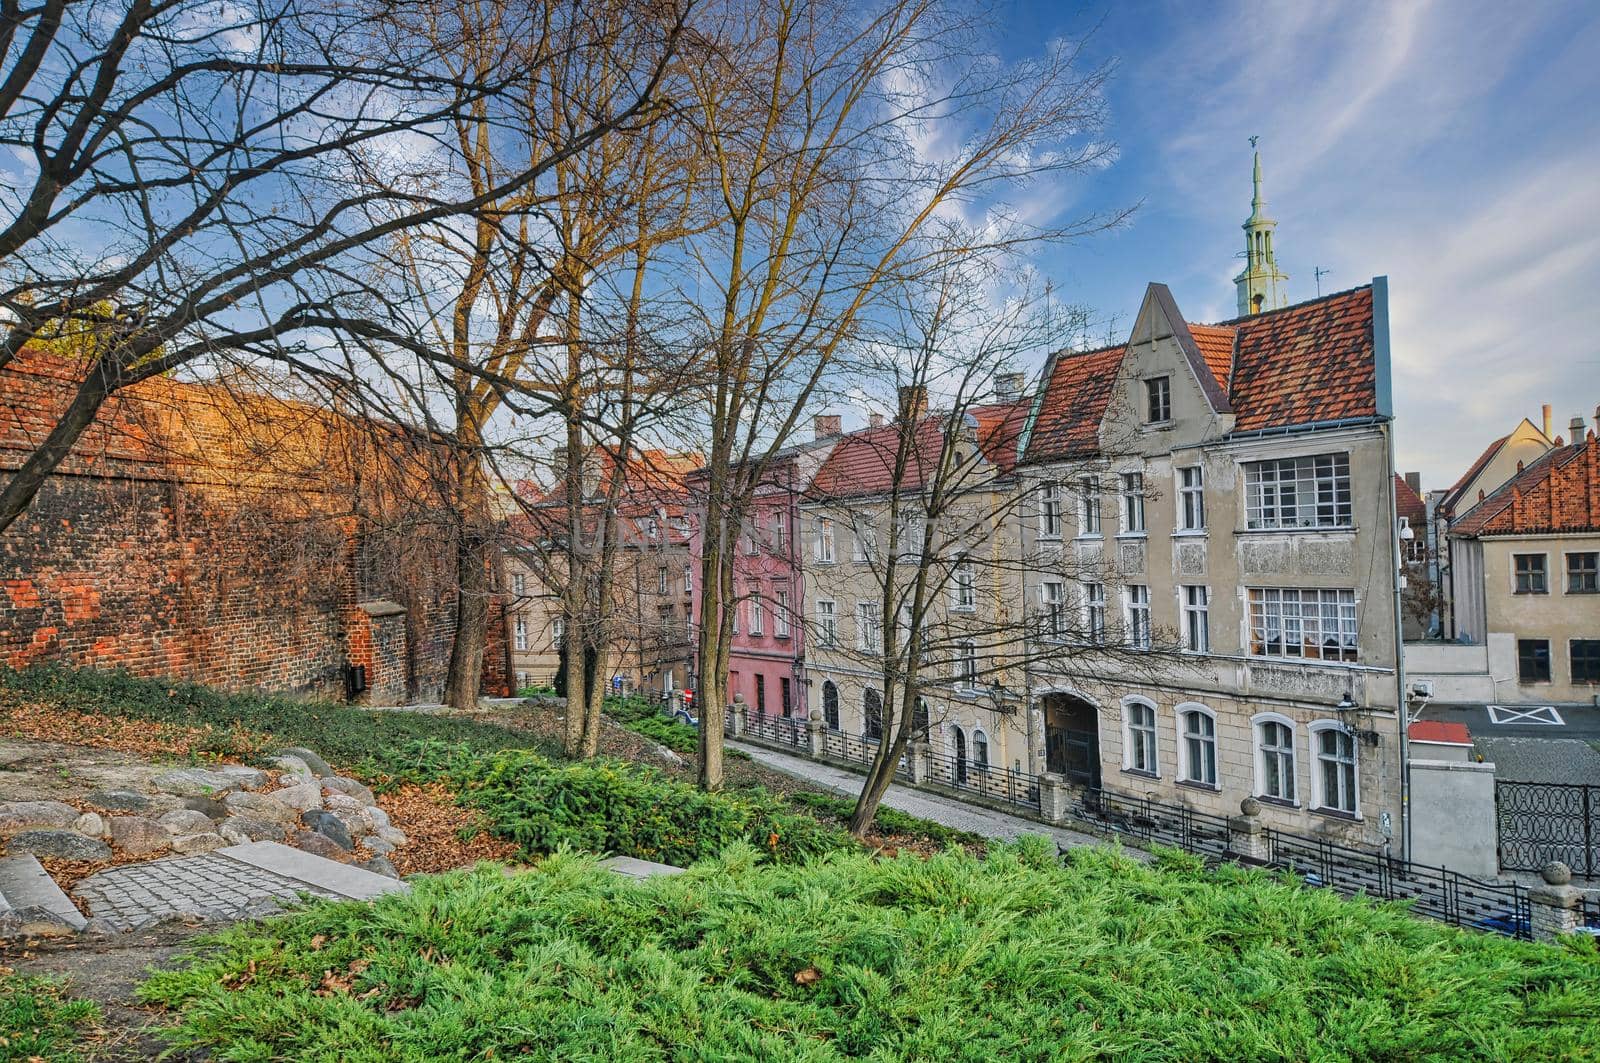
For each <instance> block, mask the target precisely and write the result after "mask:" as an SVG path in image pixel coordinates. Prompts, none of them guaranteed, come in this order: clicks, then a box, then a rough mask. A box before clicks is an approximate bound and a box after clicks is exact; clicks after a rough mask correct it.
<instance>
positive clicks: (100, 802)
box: [83, 790, 156, 812]
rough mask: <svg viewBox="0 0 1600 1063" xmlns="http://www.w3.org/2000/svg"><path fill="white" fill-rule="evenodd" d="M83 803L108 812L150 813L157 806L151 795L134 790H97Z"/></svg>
mask: <svg viewBox="0 0 1600 1063" xmlns="http://www.w3.org/2000/svg"><path fill="white" fill-rule="evenodd" d="M83 801H84V804H88V805H93V806H94V807H96V808H103V809H105V810H106V811H108V812H148V811H150V809H152V808H154V807H155V804H156V803H155V801H153V800H152V799H151V798H150V795H148V794H141V793H135V792H134V791H133V790H96V791H95V792H94V793H92V794H90V795H89V796H88V797H85V798H84V799H83Z"/></svg>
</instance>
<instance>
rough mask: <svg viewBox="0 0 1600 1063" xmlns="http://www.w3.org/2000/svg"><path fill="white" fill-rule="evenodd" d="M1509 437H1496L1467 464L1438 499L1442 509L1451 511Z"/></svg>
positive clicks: (1447, 511)
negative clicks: (1476, 458)
mask: <svg viewBox="0 0 1600 1063" xmlns="http://www.w3.org/2000/svg"><path fill="white" fill-rule="evenodd" d="M1510 438H1511V437H1510V436H1501V437H1500V438H1499V439H1496V440H1495V441H1494V442H1493V443H1490V444H1489V445H1488V446H1487V447H1485V448H1484V451H1483V453H1482V454H1479V455H1478V460H1477V461H1474V462H1473V463H1472V464H1471V465H1469V466H1468V467H1467V471H1466V472H1464V473H1462V474H1461V479H1459V480H1457V481H1456V482H1455V483H1453V484H1451V485H1450V490H1448V491H1446V492H1445V493H1444V498H1443V499H1442V500H1440V503H1439V508H1440V509H1442V510H1444V511H1445V512H1446V513H1453V512H1454V511H1455V508H1456V503H1457V502H1459V501H1461V497H1460V496H1461V492H1462V491H1465V490H1466V489H1467V485H1468V484H1470V483H1471V482H1472V481H1473V480H1474V479H1475V478H1476V477H1477V475H1478V474H1479V473H1480V472H1482V471H1483V470H1484V467H1485V466H1487V465H1488V464H1489V463H1490V462H1491V461H1493V460H1494V456H1495V455H1496V454H1498V453H1500V448H1501V447H1503V446H1505V445H1506V440H1508V439H1510Z"/></svg>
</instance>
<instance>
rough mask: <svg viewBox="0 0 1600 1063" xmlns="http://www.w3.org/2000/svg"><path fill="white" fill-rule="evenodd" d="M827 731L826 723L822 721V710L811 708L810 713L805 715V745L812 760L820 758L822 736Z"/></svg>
mask: <svg viewBox="0 0 1600 1063" xmlns="http://www.w3.org/2000/svg"><path fill="white" fill-rule="evenodd" d="M827 731H828V725H827V724H826V723H824V722H823V721H822V710H821V709H812V710H811V715H809V716H807V717H806V745H807V748H808V749H809V750H810V752H811V759H812V760H821V759H822V752H823V747H822V737H823V735H825V734H826V733H827Z"/></svg>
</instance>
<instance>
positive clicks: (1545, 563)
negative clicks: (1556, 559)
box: [1511, 550, 1565, 598]
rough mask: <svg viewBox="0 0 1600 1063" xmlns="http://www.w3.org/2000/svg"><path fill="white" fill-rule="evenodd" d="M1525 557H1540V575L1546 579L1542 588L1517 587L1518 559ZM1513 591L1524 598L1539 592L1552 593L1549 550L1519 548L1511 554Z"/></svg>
mask: <svg viewBox="0 0 1600 1063" xmlns="http://www.w3.org/2000/svg"><path fill="white" fill-rule="evenodd" d="M1524 557H1537V558H1539V559H1540V561H1541V565H1540V568H1539V575H1540V577H1542V579H1543V581H1544V588H1543V589H1542V590H1532V589H1529V590H1525V591H1524V590H1519V589H1518V588H1517V560H1518V559H1519V558H1524ZM1529 575H1530V576H1531V575H1532V572H1530V573H1529ZM1563 582H1565V580H1563ZM1530 588H1531V580H1530ZM1511 593H1512V594H1514V595H1517V596H1518V597H1522V598H1528V597H1532V596H1533V595H1538V594H1546V595H1547V594H1549V593H1550V555H1549V553H1548V552H1546V551H1543V550H1517V551H1514V552H1513V553H1512V554H1511Z"/></svg>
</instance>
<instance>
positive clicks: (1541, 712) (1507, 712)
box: [1484, 705, 1567, 727]
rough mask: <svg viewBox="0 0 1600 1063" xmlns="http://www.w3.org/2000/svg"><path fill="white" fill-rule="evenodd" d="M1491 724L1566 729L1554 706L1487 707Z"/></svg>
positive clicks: (1564, 722)
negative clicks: (1524, 707)
mask: <svg viewBox="0 0 1600 1063" xmlns="http://www.w3.org/2000/svg"><path fill="white" fill-rule="evenodd" d="M1484 708H1486V709H1488V710H1489V722H1490V723H1500V724H1506V723H1516V724H1542V725H1544V726H1546V727H1565V726H1566V724H1567V721H1565V720H1563V719H1562V718H1561V714H1560V713H1559V712H1557V711H1556V707H1555V706H1554V705H1536V706H1534V707H1533V708H1531V709H1513V708H1509V707H1507V706H1505V705H1485V706H1484Z"/></svg>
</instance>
